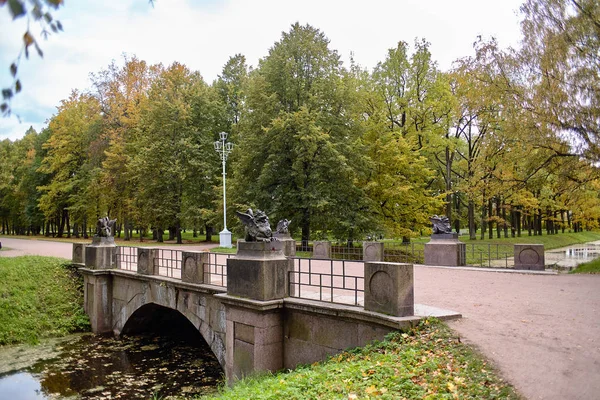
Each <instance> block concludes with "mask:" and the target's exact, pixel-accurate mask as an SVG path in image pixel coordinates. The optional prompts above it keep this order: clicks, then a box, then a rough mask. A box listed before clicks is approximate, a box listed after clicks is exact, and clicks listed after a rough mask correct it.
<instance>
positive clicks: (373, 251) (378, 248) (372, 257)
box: [363, 242, 383, 261]
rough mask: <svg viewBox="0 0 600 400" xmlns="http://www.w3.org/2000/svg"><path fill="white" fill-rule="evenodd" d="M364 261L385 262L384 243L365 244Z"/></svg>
mask: <svg viewBox="0 0 600 400" xmlns="http://www.w3.org/2000/svg"><path fill="white" fill-rule="evenodd" d="M363 261H383V242H363Z"/></svg>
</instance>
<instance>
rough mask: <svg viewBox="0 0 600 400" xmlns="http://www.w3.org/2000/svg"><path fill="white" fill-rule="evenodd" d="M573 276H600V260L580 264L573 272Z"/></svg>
mask: <svg viewBox="0 0 600 400" xmlns="http://www.w3.org/2000/svg"><path fill="white" fill-rule="evenodd" d="M571 273H572V274H600V258H597V259H595V260H594V261H590V262H587V263H585V264H580V265H578V266H577V268H575V269H574V270H573V271H571Z"/></svg>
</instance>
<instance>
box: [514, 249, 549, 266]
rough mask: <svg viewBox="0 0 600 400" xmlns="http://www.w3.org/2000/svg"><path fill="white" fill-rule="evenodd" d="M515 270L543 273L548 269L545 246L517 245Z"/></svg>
mask: <svg viewBox="0 0 600 400" xmlns="http://www.w3.org/2000/svg"><path fill="white" fill-rule="evenodd" d="M514 255H515V269H524V270H534V271H543V270H545V269H546V264H545V258H544V245H543V244H515V246H514Z"/></svg>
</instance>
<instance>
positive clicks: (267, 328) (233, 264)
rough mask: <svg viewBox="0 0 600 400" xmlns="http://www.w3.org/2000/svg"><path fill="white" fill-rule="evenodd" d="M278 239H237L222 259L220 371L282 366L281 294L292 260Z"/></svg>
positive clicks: (235, 374) (232, 373)
mask: <svg viewBox="0 0 600 400" xmlns="http://www.w3.org/2000/svg"><path fill="white" fill-rule="evenodd" d="M283 247H284V244H283V243H282V241H273V242H245V241H243V240H239V241H238V243H237V254H236V256H235V257H232V258H229V259H228V260H227V294H226V295H218V296H219V297H221V296H222V297H221V298H222V299H223V302H224V303H225V304H226V305H227V340H226V346H225V347H226V363H225V364H226V371H225V373H226V375H227V379H228V381H229V382H230V383H232V382H234V381H235V380H237V379H240V378H242V377H244V376H247V375H250V374H253V373H256V372H264V371H277V370H279V369H281V368H283V316H282V309H283V300H282V299H283V298H284V297H286V295H287V290H288V274H289V272H290V271H292V269H293V261H292V260H291V259H288V258H286V257H285V255H284V254H283Z"/></svg>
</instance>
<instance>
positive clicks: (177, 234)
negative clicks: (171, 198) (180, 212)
mask: <svg viewBox="0 0 600 400" xmlns="http://www.w3.org/2000/svg"><path fill="white" fill-rule="evenodd" d="M175 230H176V233H175V236H176V237H177V244H183V240H182V238H181V222H180V221H179V220H178V221H177V223H176V224H175Z"/></svg>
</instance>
